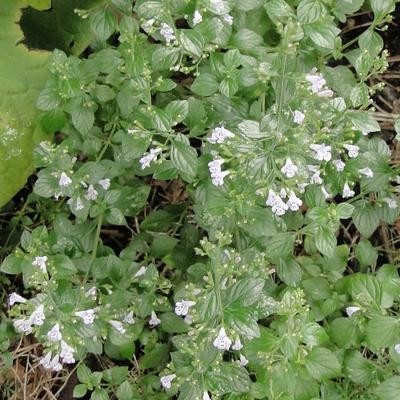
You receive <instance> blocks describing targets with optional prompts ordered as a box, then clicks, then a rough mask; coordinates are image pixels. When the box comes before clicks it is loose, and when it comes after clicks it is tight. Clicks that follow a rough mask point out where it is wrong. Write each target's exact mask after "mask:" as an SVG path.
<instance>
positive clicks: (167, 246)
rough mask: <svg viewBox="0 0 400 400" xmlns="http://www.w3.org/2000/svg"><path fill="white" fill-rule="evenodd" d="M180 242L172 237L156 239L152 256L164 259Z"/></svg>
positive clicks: (152, 245) (152, 246) (152, 247)
mask: <svg viewBox="0 0 400 400" xmlns="http://www.w3.org/2000/svg"><path fill="white" fill-rule="evenodd" d="M178 242H179V240H178V239H176V238H173V237H171V236H166V235H160V236H157V237H156V238H154V240H153V243H152V244H151V255H152V256H154V257H157V258H162V257H164V256H166V255H167V254H169V253H171V252H172V250H173V249H174V248H175V246H176V245H177V244H178Z"/></svg>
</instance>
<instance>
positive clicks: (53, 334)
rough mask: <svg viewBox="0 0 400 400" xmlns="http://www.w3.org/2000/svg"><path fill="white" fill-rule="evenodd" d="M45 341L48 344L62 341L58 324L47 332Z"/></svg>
mask: <svg viewBox="0 0 400 400" xmlns="http://www.w3.org/2000/svg"><path fill="white" fill-rule="evenodd" d="M47 339H49V340H50V342H59V341H60V340H61V339H62V335H61V332H60V324H55V325H54V326H53V327H52V328H51V329H50V330H49V331H48V332H47Z"/></svg>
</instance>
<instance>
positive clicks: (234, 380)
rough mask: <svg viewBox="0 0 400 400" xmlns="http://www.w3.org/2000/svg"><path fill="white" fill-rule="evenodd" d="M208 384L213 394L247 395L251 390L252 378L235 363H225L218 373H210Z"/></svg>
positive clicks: (215, 371)
mask: <svg viewBox="0 0 400 400" xmlns="http://www.w3.org/2000/svg"><path fill="white" fill-rule="evenodd" d="M206 379H207V383H208V385H209V387H210V390H211V391H212V392H220V393H221V394H223V393H232V392H233V393H246V392H247V391H248V390H249V386H250V378H249V374H248V372H247V371H246V369H245V368H243V367H242V366H240V365H237V364H233V363H226V362H223V363H222V365H221V366H220V368H219V370H218V371H217V370H216V369H214V370H213V371H210V372H208V374H207V378H206Z"/></svg>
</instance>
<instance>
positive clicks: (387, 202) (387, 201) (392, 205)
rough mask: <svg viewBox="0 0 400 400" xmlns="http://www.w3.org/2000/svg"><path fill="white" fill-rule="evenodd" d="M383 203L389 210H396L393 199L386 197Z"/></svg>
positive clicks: (395, 202) (395, 203)
mask: <svg viewBox="0 0 400 400" xmlns="http://www.w3.org/2000/svg"><path fill="white" fill-rule="evenodd" d="M383 201H384V202H385V203H386V204H387V205H388V206H389V208H392V209H395V208H397V201H396V200H395V199H391V198H390V197H386V198H385V199H383Z"/></svg>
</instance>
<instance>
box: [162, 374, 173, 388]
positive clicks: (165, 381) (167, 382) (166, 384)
mask: <svg viewBox="0 0 400 400" xmlns="http://www.w3.org/2000/svg"><path fill="white" fill-rule="evenodd" d="M175 378H176V375H175V374H171V375H166V376H163V377H161V379H160V382H161V386H162V387H163V388H164V389H171V382H172V381H173V380H174V379H175Z"/></svg>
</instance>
